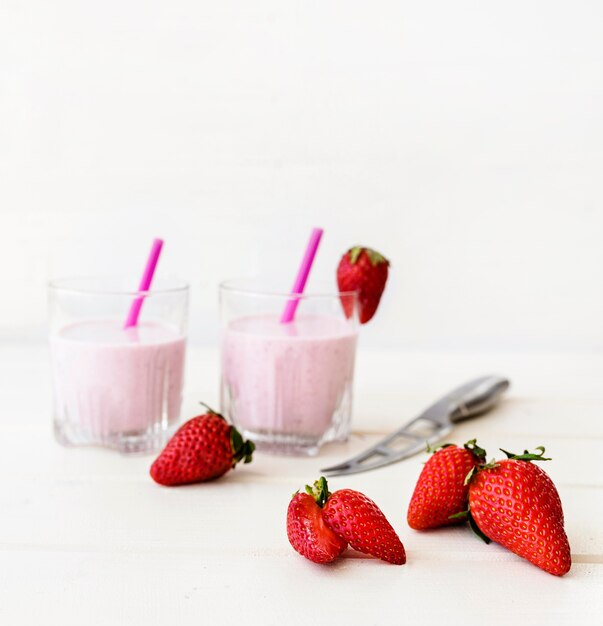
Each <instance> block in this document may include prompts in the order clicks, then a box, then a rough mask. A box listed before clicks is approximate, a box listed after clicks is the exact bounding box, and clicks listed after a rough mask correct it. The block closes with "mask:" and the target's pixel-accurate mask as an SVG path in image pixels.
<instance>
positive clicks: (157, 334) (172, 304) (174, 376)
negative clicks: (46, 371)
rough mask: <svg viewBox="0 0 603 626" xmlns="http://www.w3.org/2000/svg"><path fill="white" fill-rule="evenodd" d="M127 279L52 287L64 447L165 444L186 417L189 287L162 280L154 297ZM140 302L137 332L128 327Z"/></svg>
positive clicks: (124, 448) (147, 448)
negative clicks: (184, 390) (183, 406)
mask: <svg viewBox="0 0 603 626" xmlns="http://www.w3.org/2000/svg"><path fill="white" fill-rule="evenodd" d="M132 280H133V282H131V281H128V280H124V279H121V278H111V277H98V278H72V279H63V280H53V281H51V282H50V283H49V285H48V295H49V316H50V354H51V364H52V373H53V383H54V432H55V436H56V438H57V439H58V441H59V442H60V443H62V444H65V445H100V446H105V447H108V448H114V449H116V450H119V451H120V452H123V453H139V452H151V451H153V450H156V449H158V448H159V447H160V446H162V445H163V443H165V440H166V437H167V435H168V434H169V430H170V428H171V427H172V426H173V425H174V424H175V423H176V422H177V420H178V418H179V415H180V405H181V399H182V387H183V381H184V359H185V351H186V321H187V312H188V286H187V285H186V284H185V283H182V282H179V281H167V282H163V283H162V282H161V281H159V280H158V281H156V282H155V285H154V286H153V288H152V289H151V290H149V291H145V292H138V291H133V290H131V289H130V288H129V285H132V284H137V281H136V279H132ZM136 298H142V309H141V313H140V317H139V320H138V323H137V325H136V326H131V327H129V328H125V327H124V323H125V320H126V317H127V314H128V310H129V308H130V306H131V304H132V302H133V300H134V299H136Z"/></svg>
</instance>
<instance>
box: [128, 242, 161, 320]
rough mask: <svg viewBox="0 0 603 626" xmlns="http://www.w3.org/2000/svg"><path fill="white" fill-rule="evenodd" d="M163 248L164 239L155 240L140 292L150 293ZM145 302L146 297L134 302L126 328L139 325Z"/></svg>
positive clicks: (139, 288) (141, 280)
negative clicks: (139, 317)
mask: <svg viewBox="0 0 603 626" xmlns="http://www.w3.org/2000/svg"><path fill="white" fill-rule="evenodd" d="M162 247H163V239H155V240H153V245H152V246H151V252H149V258H148V259H147V264H146V266H145V268H144V272H143V273H142V278H141V279H140V284H139V285H138V291H148V290H149V289H150V288H151V283H152V282H153V274H154V273H155V268H156V267H157V261H159V255H160V254H161V248H162ZM143 300H144V296H138V297H137V298H135V299H134V300H133V301H132V304H131V306H130V310H129V312H128V317H127V318H126V323H125V324H124V328H130V327H131V326H136V324H138V316H139V315H140V309H141V308H142V303H143Z"/></svg>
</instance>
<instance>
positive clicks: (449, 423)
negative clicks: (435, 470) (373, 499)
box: [321, 376, 509, 476]
mask: <svg viewBox="0 0 603 626" xmlns="http://www.w3.org/2000/svg"><path fill="white" fill-rule="evenodd" d="M508 388H509V381H508V380H507V379H506V378H502V377H501V376H482V377H481V378H476V379H475V380H472V381H470V382H468V383H465V384H464V385H461V386H460V387H457V388H456V389H454V390H453V391H451V392H450V393H448V394H446V395H445V396H444V397H443V398H441V399H440V400H438V401H437V402H436V403H435V404H432V405H431V406H430V407H429V408H428V409H426V410H425V411H423V413H421V415H419V416H418V417H415V419H413V420H411V421H410V422H408V424H406V425H405V426H403V427H402V428H400V429H399V430H396V431H395V432H393V433H392V434H391V435H388V436H387V437H385V438H384V439H382V440H381V441H380V442H379V443H377V444H375V445H374V446H373V447H372V448H369V449H368V450H365V451H364V452H361V453H360V454H358V455H356V456H355V457H352V458H351V459H349V460H348V461H345V462H343V463H340V464H339V465H332V466H331V467H326V468H325V469H323V470H321V472H324V473H325V474H327V475H330V476H343V475H346V474H357V473H359V472H365V471H367V470H372V469H377V468H378V467H384V466H385V465H390V464H391V463H397V462H398V461H401V460H402V459H406V458H408V457H409V456H412V455H413V454H416V453H417V452H420V451H421V450H425V447H426V446H429V445H432V444H434V443H437V442H438V441H441V439H442V438H443V437H445V436H446V435H448V434H449V433H450V432H451V431H452V429H453V427H454V424H456V423H457V422H461V421H463V420H466V419H470V418H472V417H477V416H478V415H483V414H484V413H486V412H487V411H489V410H490V409H491V408H492V407H493V406H494V405H495V404H496V403H497V401H498V400H499V398H500V396H501V395H502V394H503V393H504V392H505V391H506V390H507V389H508Z"/></svg>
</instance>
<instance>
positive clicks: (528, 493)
mask: <svg viewBox="0 0 603 626" xmlns="http://www.w3.org/2000/svg"><path fill="white" fill-rule="evenodd" d="M536 449H537V450H540V454H530V453H529V452H528V451H527V450H526V451H525V452H524V454H520V455H516V454H511V453H510V452H506V451H505V450H502V451H503V452H504V453H505V454H506V455H507V457H508V458H507V459H504V460H502V461H496V462H493V463H489V464H488V465H485V466H483V468H482V469H481V470H478V471H477V472H476V473H475V475H473V476H472V477H471V478H470V485H469V512H470V516H471V518H472V520H473V522H474V523H475V525H477V530H479V531H481V533H482V534H483V535H485V537H484V538H485V539H486V540H488V539H491V540H492V541H496V543H499V544H500V545H501V546H504V547H505V548H507V549H508V550H511V552H514V553H515V554H517V555H519V556H521V557H523V558H524V559H527V560H528V561H530V562H532V563H533V564H534V565H536V566H537V567H540V568H541V569H543V570H544V571H546V572H549V573H550V574H554V575H555V576H563V575H564V574H566V573H567V572H568V571H569V569H570V567H571V563H572V561H571V554H570V546H569V542H568V540H567V536H566V534H565V530H564V529H563V509H562V506H561V500H560V498H559V494H558V493H557V489H556V488H555V485H554V484H553V481H552V480H551V479H550V478H549V476H548V475H547V474H546V472H545V471H544V470H542V469H541V468H540V467H538V466H537V465H534V464H533V463H532V462H531V461H548V460H550V459H545V458H544V448H543V447H541V446H540V447H538V448H536Z"/></svg>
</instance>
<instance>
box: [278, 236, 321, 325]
mask: <svg viewBox="0 0 603 626" xmlns="http://www.w3.org/2000/svg"><path fill="white" fill-rule="evenodd" d="M322 233H323V230H322V228H313V229H312V233H311V234H310V239H309V241H308V245H307V246H306V252H305V253H304V258H303V259H302V262H301V265H300V266H299V270H298V271H297V276H296V277H295V282H294V283H293V289H291V293H292V295H296V294H302V293H303V292H304V288H305V286H306V282H307V280H308V276H309V275H310V270H311V269H312V263H313V262H314V257H315V256H316V251H317V250H318V244H319V243H320V238H321V237H322ZM298 304H299V298H290V299H289V300H287V304H286V305H285V310H284V311H283V314H282V316H281V324H289V323H290V322H292V321H293V318H294V317H295V311H296V309H297V305H298Z"/></svg>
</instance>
